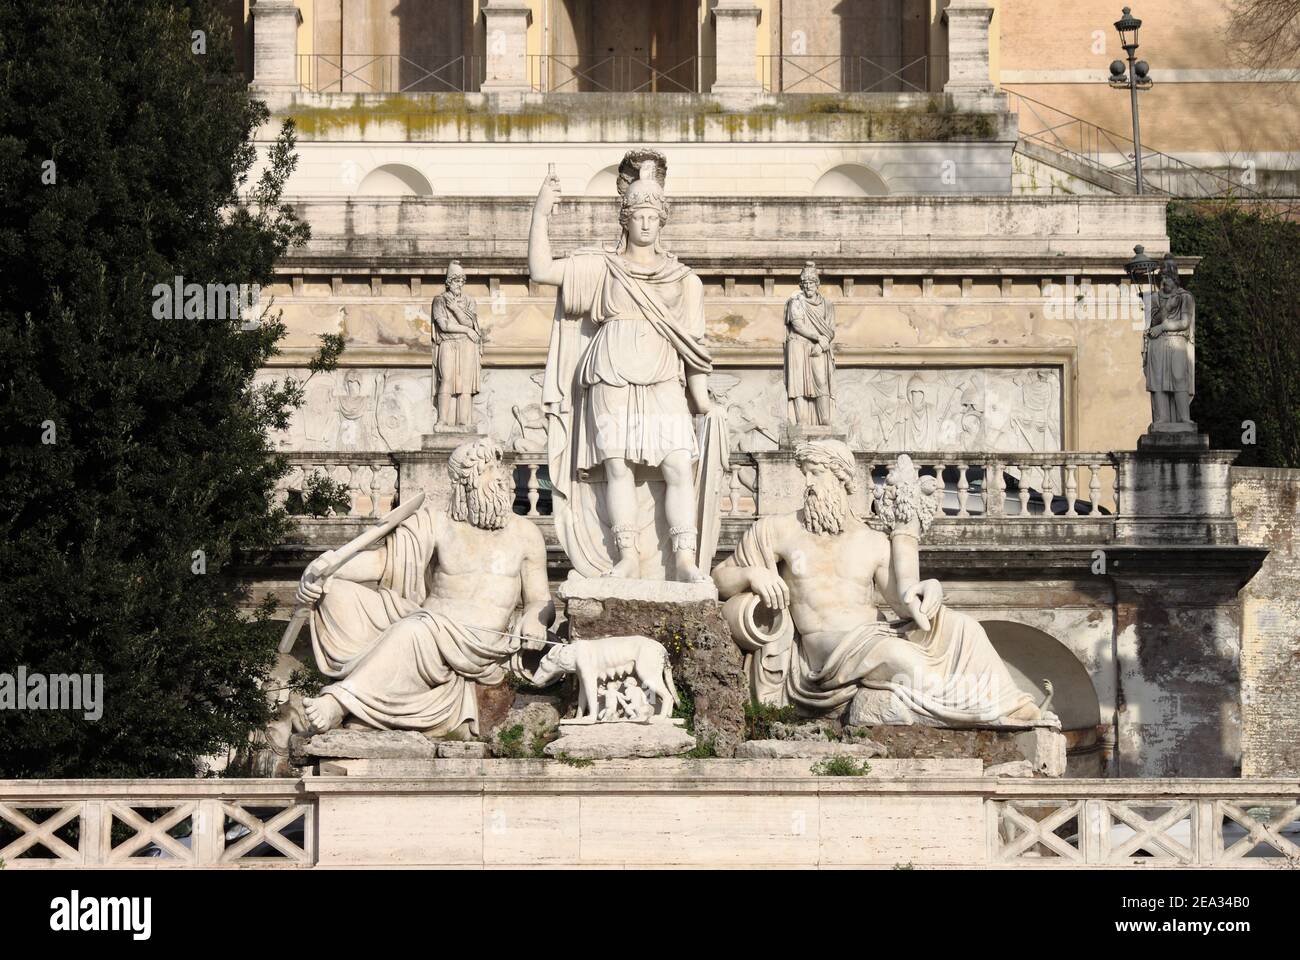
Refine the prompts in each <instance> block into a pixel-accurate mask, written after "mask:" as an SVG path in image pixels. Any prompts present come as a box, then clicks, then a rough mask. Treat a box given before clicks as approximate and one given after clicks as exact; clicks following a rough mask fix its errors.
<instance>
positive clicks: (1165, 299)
mask: <svg viewBox="0 0 1300 960" xmlns="http://www.w3.org/2000/svg"><path fill="white" fill-rule="evenodd" d="M1146 338H1147V340H1146V356H1145V357H1144V358H1143V367H1144V368H1145V369H1144V372H1145V373H1146V378H1147V390H1148V391H1149V392H1150V394H1151V426H1152V428H1153V429H1158V428H1159V426H1160V425H1161V424H1171V425H1173V424H1177V425H1179V426H1180V427H1181V428H1182V429H1192V430H1194V429H1195V424H1193V423H1192V414H1191V406H1192V397H1193V396H1194V395H1195V394H1196V301H1195V300H1194V299H1193V298H1192V295H1191V294H1190V293H1188V292H1187V291H1186V290H1184V289H1183V288H1182V284H1181V283H1180V282H1179V278H1178V263H1177V261H1175V260H1174V258H1173V257H1166V258H1165V262H1164V266H1163V268H1162V269H1161V271H1160V289H1159V291H1157V292H1156V293H1155V295H1154V296H1153V297H1152V298H1151V325H1150V327H1148V328H1147V331H1146Z"/></svg>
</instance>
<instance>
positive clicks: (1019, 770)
mask: <svg viewBox="0 0 1300 960" xmlns="http://www.w3.org/2000/svg"><path fill="white" fill-rule="evenodd" d="M1033 775H1034V765H1033V764H1032V763H1030V762H1029V761H1028V760H1012V761H1010V762H1008V763H994V764H992V765H990V766H987V767H985V768H984V776H986V777H1032V776H1033Z"/></svg>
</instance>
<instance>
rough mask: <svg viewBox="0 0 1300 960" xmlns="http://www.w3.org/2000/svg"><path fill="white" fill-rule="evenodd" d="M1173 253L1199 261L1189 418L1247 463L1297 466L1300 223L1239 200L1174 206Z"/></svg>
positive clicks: (1280, 211)
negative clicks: (1193, 394)
mask: <svg viewBox="0 0 1300 960" xmlns="http://www.w3.org/2000/svg"><path fill="white" fill-rule="evenodd" d="M1169 239H1170V242H1171V244H1172V245H1173V249H1174V251H1175V252H1176V253H1178V254H1181V255H1192V256H1198V257H1201V258H1202V260H1201V262H1200V265H1199V266H1197V268H1196V273H1195V275H1194V276H1193V277H1192V278H1191V280H1190V281H1187V289H1188V290H1190V291H1191V293H1192V295H1193V296H1194V297H1196V397H1195V399H1194V400H1193V402H1192V419H1194V420H1195V421H1196V422H1197V423H1198V424H1199V425H1200V427H1201V429H1202V430H1204V431H1205V432H1206V433H1208V434H1209V435H1210V441H1211V444H1212V445H1213V446H1214V447H1216V448H1219V449H1228V450H1232V449H1240V450H1241V457H1240V459H1239V461H1238V462H1239V463H1241V464H1243V465H1246V466H1263V467H1293V468H1294V467H1300V295H1297V293H1296V289H1295V283H1296V276H1297V275H1300V222H1297V221H1296V219H1295V217H1294V214H1293V213H1292V212H1291V211H1288V210H1287V209H1286V208H1285V207H1283V206H1279V207H1277V208H1275V207H1273V206H1271V205H1269V204H1266V203H1249V202H1241V201H1236V200H1223V201H1203V202H1199V203H1198V202H1186V201H1181V202H1176V203H1171V204H1170V206H1169Z"/></svg>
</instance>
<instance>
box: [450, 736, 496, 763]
mask: <svg viewBox="0 0 1300 960" xmlns="http://www.w3.org/2000/svg"><path fill="white" fill-rule="evenodd" d="M489 755H490V753H489V751H488V745H487V744H486V743H481V742H479V741H477V740H444V741H443V742H442V743H440V744H438V757H439V758H440V759H447V760H484V759H486V758H487V757H488V756H489Z"/></svg>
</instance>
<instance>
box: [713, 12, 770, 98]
mask: <svg viewBox="0 0 1300 960" xmlns="http://www.w3.org/2000/svg"><path fill="white" fill-rule="evenodd" d="M761 12H762V11H761V10H760V8H759V7H757V6H756V5H754V4H753V3H752V2H750V0H718V5H717V6H716V7H714V8H713V36H714V43H715V50H716V53H717V73H716V76H715V79H714V81H713V92H714V93H758V92H759V91H760V90H761V89H762V86H761V84H760V83H759V82H758V19H759V15H760V14H761Z"/></svg>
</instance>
